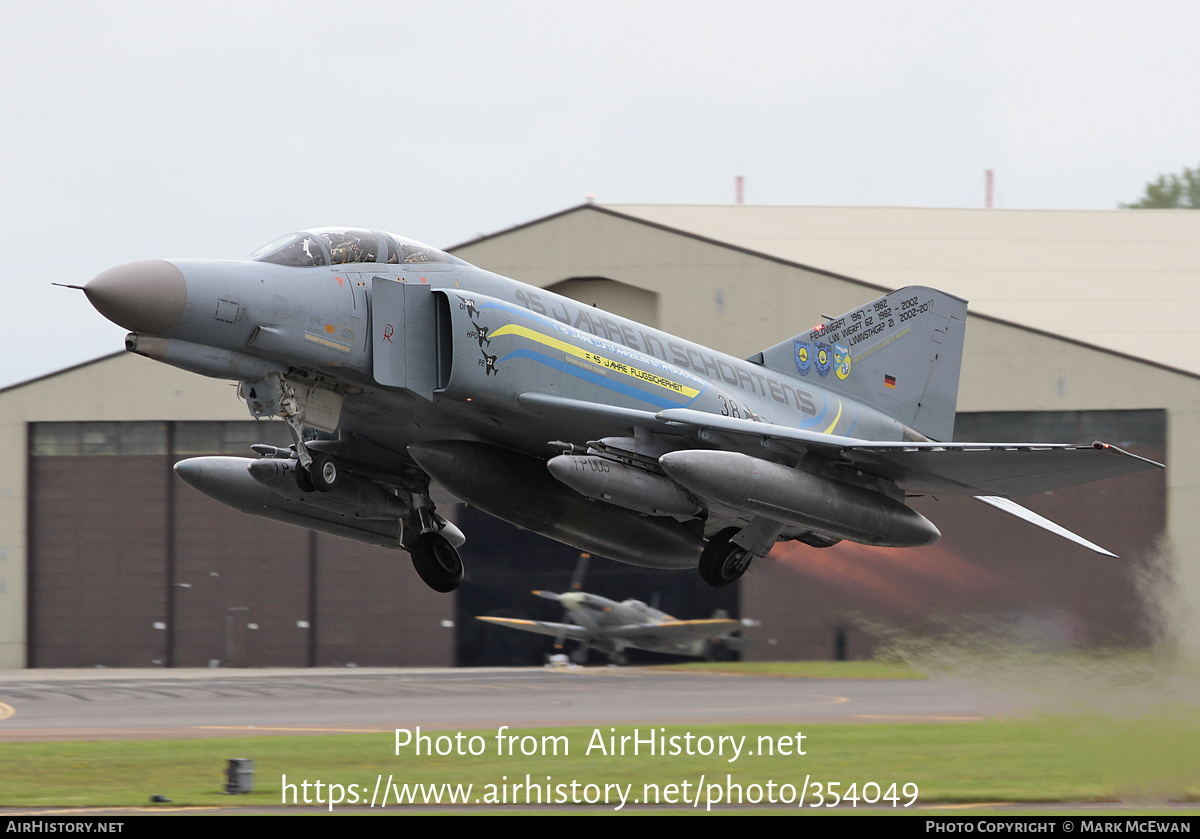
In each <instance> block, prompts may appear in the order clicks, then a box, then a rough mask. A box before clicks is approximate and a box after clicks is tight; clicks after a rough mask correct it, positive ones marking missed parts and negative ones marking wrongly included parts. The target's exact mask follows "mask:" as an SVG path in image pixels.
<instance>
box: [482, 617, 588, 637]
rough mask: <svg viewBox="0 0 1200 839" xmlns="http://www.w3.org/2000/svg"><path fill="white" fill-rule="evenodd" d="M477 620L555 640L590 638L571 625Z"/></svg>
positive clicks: (509, 620) (512, 620)
mask: <svg viewBox="0 0 1200 839" xmlns="http://www.w3.org/2000/svg"><path fill="white" fill-rule="evenodd" d="M475 618H476V620H481V621H487V622H488V623H494V624H496V625H498V626H508V627H511V628H513V629H519V630H521V631H522V632H535V633H537V634H538V635H550V636H553V637H555V638H559V637H562V638H571V639H573V640H576V641H582V640H584V639H585V638H587V637H588V631H587V630H586V629H584V628H583V627H582V626H575V625H574V624H570V623H552V622H551V621H527V620H520V619H518V618H490V617H485V616H483V615H476V616H475Z"/></svg>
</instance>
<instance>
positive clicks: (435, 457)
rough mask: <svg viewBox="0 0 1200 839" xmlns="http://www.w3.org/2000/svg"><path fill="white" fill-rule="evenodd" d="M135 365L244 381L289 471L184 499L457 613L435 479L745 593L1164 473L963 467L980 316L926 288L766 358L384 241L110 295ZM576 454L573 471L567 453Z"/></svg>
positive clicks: (362, 238)
mask: <svg viewBox="0 0 1200 839" xmlns="http://www.w3.org/2000/svg"><path fill="white" fill-rule="evenodd" d="M84 291H85V293H86V294H87V296H88V299H89V300H90V301H91V303H92V305H94V306H95V307H96V309H98V310H99V311H100V313H101V314H103V315H104V316H105V317H107V318H108V319H109V320H112V321H114V322H115V323H117V324H119V325H121V326H123V327H125V328H126V329H129V330H131V334H130V335H129V336H128V337H127V338H126V340H125V346H126V349H128V350H130V351H132V352H135V353H138V354H140V355H143V356H147V357H149V358H152V359H156V360H158V361H162V362H164V363H166V364H171V365H174V366H176V367H180V368H182V369H184V370H190V371H193V372H196V373H200V374H203V375H206V376H213V377H216V378H221V379H231V380H235V381H237V382H239V384H238V394H239V395H240V396H241V398H242V399H244V400H245V402H246V404H247V406H248V407H249V410H250V413H251V414H252V415H253V416H254V417H256V418H266V417H279V418H281V419H282V420H283V421H284V422H285V423H286V424H287V427H288V429H289V430H290V433H291V437H292V440H293V441H294V442H293V445H292V446H291V447H290V448H288V449H280V448H276V447H273V446H266V445H260V446H256V447H255V450H256V451H257V452H258V454H259V455H260V457H259V458H257V459H252V458H231V457H217V458H194V459H190V460H184V461H181V462H180V463H178V464H177V465H176V467H175V468H176V471H177V472H178V473H179V475H180V476H181V477H182V478H183V479H184V480H185V481H187V482H188V483H189V484H191V485H192V486H194V487H196V488H197V489H199V490H201V491H202V492H205V493H207V494H208V495H210V496H212V497H213V498H216V499H217V500H219V501H222V502H224V503H225V504H228V505H230V506H233V507H235V508H237V509H239V510H243V511H245V512H248V513H253V514H256V515H261V516H265V517H267V518H271V519H277V520H279V521H284V522H289V523H291V524H297V525H301V526H303V527H308V528H311V529H314V530H320V531H324V532H327V533H333V534H336V535H339V536H345V537H348V538H351V539H357V540H359V541H363V542H368V543H370V544H374V545H381V546H384V547H389V548H399V549H402V550H405V551H408V552H409V554H411V556H412V560H413V564H414V566H415V567H416V570H417V573H418V574H419V575H420V576H421V578H422V579H423V580H424V581H425V582H426V583H427V584H428V585H429V586H430V587H431V588H434V589H436V590H438V591H451V590H453V589H454V588H456V587H457V586H458V585H459V583H460V582H461V581H462V579H463V566H462V562H461V560H460V558H459V555H458V551H457V550H456V549H457V547H458V546H460V545H461V544H462V543H463V542H464V541H465V536H464V535H463V534H462V532H461V531H459V529H458V528H457V527H455V526H454V524H453V523H451V522H449V521H447V520H446V519H445V518H443V517H442V516H440V515H439V514H438V513H437V511H436V509H435V505H434V503H433V500H432V497H431V494H430V484H431V480H432V481H435V482H437V483H438V484H440V485H441V486H442V487H444V488H445V489H446V490H448V491H449V492H450V493H451V494H453V495H454V496H456V497H457V498H459V499H461V500H462V501H465V502H467V503H468V504H471V505H474V506H475V507H477V508H479V509H481V510H483V511H484V512H487V513H490V514H492V515H494V516H497V517H498V518H501V519H504V520H506V521H508V522H511V523H512V524H515V525H517V526H519V527H523V528H526V529H528V530H532V531H535V532H537V533H541V534H543V535H545V536H548V537H550V538H552V539H556V540H558V541H560V542H564V543H566V544H568V545H572V546H574V547H576V548H579V549H580V550H584V551H588V552H591V553H595V554H599V555H601V556H607V557H609V558H611V559H615V560H619V561H621V562H627V563H631V564H634V565H643V566H648V567H652V568H695V567H696V566H699V569H700V575H701V576H702V577H703V578H704V579H705V580H706V581H707V582H709V583H710V584H712V585H714V586H721V585H726V584H728V583H731V582H733V581H734V580H736V579H738V578H739V577H740V576H741V575H742V574H743V573H744V572H745V570H746V568H747V567H748V566H749V564H750V563H751V561H752V560H753V559H754V558H755V557H762V556H765V555H766V554H767V553H768V552H769V551H770V549H771V547H772V546H773V545H774V544H775V543H776V542H778V541H781V540H798V541H800V542H804V543H806V544H809V545H812V546H814V547H818V548H820V547H827V546H829V545H833V544H835V543H836V542H838V541H840V540H843V539H845V540H850V541H853V542H859V543H862V544H867V545H881V546H893V547H906V546H907V547H912V546H920V545H928V544H930V543H932V542H935V541H937V540H938V538H939V537H940V533H939V532H938V529H937V528H936V527H935V526H934V525H933V523H932V522H930V521H929V520H928V519H926V518H925V517H924V516H922V515H921V514H920V513H918V512H916V511H915V510H913V509H912V508H911V507H909V506H908V505H907V504H906V502H905V499H906V497H907V496H911V495H926V494H938V495H951V494H954V495H968V496H973V497H975V498H978V499H979V500H981V501H984V502H985V503H987V504H990V505H992V506H993V507H996V508H998V509H1000V510H1003V511H1005V512H1007V513H1010V514H1012V515H1016V516H1018V517H1020V518H1022V519H1024V520H1025V521H1028V522H1031V523H1033V524H1035V525H1038V526H1040V527H1043V528H1046V529H1048V530H1051V531H1053V532H1055V533H1058V534H1059V535H1062V536H1065V537H1066V538H1069V539H1072V540H1073V541H1075V542H1077V543H1079V544H1082V545H1085V546H1087V547H1089V548H1092V549H1093V550H1097V551H1101V552H1103V553H1107V552H1106V551H1104V550H1103V549H1102V548H1099V547H1098V546H1096V545H1093V544H1092V543H1090V542H1088V541H1087V540H1085V539H1083V538H1082V537H1079V536H1077V535H1075V534H1073V533H1071V532H1070V531H1068V530H1066V529H1064V528H1062V527H1060V526H1058V525H1056V524H1054V523H1053V522H1050V521H1049V520H1047V519H1045V518H1042V517H1041V516H1039V515H1037V514H1035V513H1033V512H1031V511H1029V510H1026V509H1025V508H1023V507H1021V506H1019V505H1018V504H1016V503H1015V502H1013V501H1012V500H1011V498H1012V497H1014V496H1022V495H1027V494H1032V493H1037V492H1043V491H1047V490H1054V489H1059V488H1062V487H1066V486H1071V485H1074V484H1079V483H1084V482H1087V481H1093V480H1098V479H1100V478H1107V477H1111V476H1115V475H1122V474H1126V473H1130V472H1136V471H1139V470H1142V469H1148V468H1154V467H1160V466H1161V465H1160V464H1157V463H1154V462H1152V461H1148V460H1145V459H1143V458H1139V457H1136V456H1134V455H1131V454H1128V453H1126V452H1123V451H1121V450H1119V449H1116V448H1113V447H1110V446H1108V445H1105V444H1103V443H1093V444H1092V445H1089V446H1074V445H1049V444H1041V443H994V444H987V443H954V442H951V438H952V434H953V430H954V414H955V403H956V400H957V395H958V379H959V370H960V366H961V359H962V348H963V335H964V328H965V325H966V315H967V304H966V301H964V300H962V299H959V298H957V297H954V296H952V295H949V294H945V293H943V292H940V291H936V290H934V289H930V288H922V287H916V286H913V287H909V288H904V289H901V290H899V291H895V292H892V293H891V294H887V295H885V296H883V297H880V298H879V299H878V300H874V301H871V302H869V303H866V304H865V305H862V306H860V307H858V308H856V309H854V310H853V311H850V312H847V313H846V314H844V315H842V316H840V317H837V318H833V319H831V320H829V321H828V322H827V323H824V324H821V325H819V326H816V327H814V328H812V329H809V330H806V331H804V332H802V333H800V334H799V335H797V336H795V337H794V338H789V339H787V340H786V341H783V342H781V343H779V344H776V345H775V346H772V347H769V348H767V349H765V350H763V351H762V352H760V353H758V354H757V355H755V356H753V357H752V358H749V359H746V360H743V359H739V358H734V357H731V356H728V355H725V354H723V353H720V352H717V351H715V350H712V349H708V348H707V347H703V346H700V345H698V344H694V343H691V342H689V341H685V340H683V339H681V338H677V337H675V336H673V335H669V334H667V333H665V332H661V331H659V330H656V329H652V328H650V327H648V326H644V325H642V324H639V323H636V322H634V321H631V320H626V319H625V318H621V317H617V316H616V315H612V314H609V313H606V312H603V311H600V310H597V309H595V308H593V307H589V306H584V305H581V304H580V303H578V302H576V301H574V300H570V299H567V298H564V297H560V296H558V295H555V294H551V293H549V292H547V291H544V290H542V289H538V288H535V287H533V286H529V285H525V284H523V283H520V282H517V281H515V280H511V279H508V278H506V277H502V276H499V275H497V274H493V273H490V272H488V271H484V270H482V269H480V268H477V267H475V266H473V265H470V264H468V263H466V262H464V261H462V260H461V259H458V258H456V257H454V256H451V255H450V254H446V253H443V252H441V251H438V250H435V249H434V248H430V247H426V246H424V245H421V244H418V243H416V242H413V241H411V240H409V239H404V238H402V237H399V236H393V235H391V234H387V233H380V232H377V231H371V230H360V229H352V228H323V229H317V230H308V231H302V232H299V233H292V234H289V235H287V236H284V237H282V238H280V239H277V240H275V241H273V242H271V243H269V244H268V245H265V246H264V247H262V248H260V249H258V250H257V251H255V252H254V253H252V254H250V255H249V256H248V257H246V258H245V259H244V260H240V261H210V260H189V259H179V260H169V261H168V260H152V261H146V262H134V263H130V264H127V265H121V266H118V267H116V268H112V269H109V270H107V271H104V272H103V273H101V274H99V275H98V276H96V277H95V278H94V279H92V280H91V281H90V282H89V283H87V285H86V286H85V287H84ZM551 455H553V456H551Z"/></svg>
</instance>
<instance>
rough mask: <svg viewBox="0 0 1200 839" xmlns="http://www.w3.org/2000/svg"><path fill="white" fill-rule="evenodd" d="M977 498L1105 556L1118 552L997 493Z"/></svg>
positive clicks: (977, 496)
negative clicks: (1108, 549) (1105, 548)
mask: <svg viewBox="0 0 1200 839" xmlns="http://www.w3.org/2000/svg"><path fill="white" fill-rule="evenodd" d="M975 499H976V500H977V501H982V502H983V503H984V504H988V505H990V506H992V507H995V508H996V509H997V510H1003V511H1004V512H1006V513H1008V514H1009V515H1012V516H1016V517H1017V518H1019V519H1023V520H1025V521H1027V522H1029V523H1030V524H1035V525H1037V526H1038V527H1040V528H1042V529H1043V530H1049V531H1050V532H1051V533H1055V534H1057V535H1059V536H1062V537H1063V538H1064V539H1070V540H1071V541H1072V542H1074V543H1076V544H1077V545H1083V546H1084V547H1085V548H1090V549H1091V550H1093V551H1095V552H1096V553H1098V554H1104V555H1105V556H1113V557H1115V556H1116V554H1115V553H1113V552H1112V551H1106V550H1104V548H1102V547H1100V546H1099V545H1097V544H1096V543H1094V542H1089V541H1088V540H1087V539H1084V538H1083V537H1082V536H1080V535H1079V534H1078V533H1072V532H1071V531H1070V530H1067V529H1066V528H1065V527H1063V526H1062V525H1060V524H1055V523H1054V522H1052V521H1050V519H1048V518H1046V517H1045V516H1039V515H1038V514H1037V513H1035V512H1033V510H1026V509H1025V508H1024V507H1022V506H1021V505H1020V504H1018V503H1017V502H1015V501H1012V500H1010V499H1008V498H1000V497H999V496H995V495H976V496H975Z"/></svg>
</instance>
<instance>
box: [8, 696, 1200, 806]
mask: <svg viewBox="0 0 1200 839" xmlns="http://www.w3.org/2000/svg"><path fill="white" fill-rule="evenodd" d="M634 728H635V727H634V726H619V727H617V729H616V731H615V732H613V731H610V730H609V727H607V726H605V727H602V728H600V729H596V728H591V727H588V728H565V729H557V728H546V729H528V730H519V731H516V732H506V734H513V735H516V736H518V737H522V738H525V737H528V738H532V739H528V740H524V741H521V740H518V741H514V743H513V746H514V750H515V751H516V754H515V755H514V756H511V757H510V756H507V755H504V756H498V755H497V754H496V750H497V744H496V737H495V734H496V732H495V731H494V730H487V731H478V732H464V737H463V739H462V744H463V746H462V748H463V750H466V749H467V748H468V747H469V746H470V745H474V746H475V747H476V749H479V748H480V745H481V744H482V749H483V754H481V755H479V756H469V755H468V756H459V755H457V754H453V753H452V754H449V755H446V756H438V755H436V754H435V755H433V756H426V755H421V756H416V755H414V754H413V749H412V748H411V747H406V748H402V749H401V754H400V755H399V756H397V755H396V737H395V734H394V732H391V731H388V732H381V733H378V734H355V735H337V736H306V737H243V738H235V739H232V738H231V739H207V740H170V741H122V742H71V743H61V742H59V743H5V744H0V805H2V806H9V807H11V806H52V807H64V806H65V807H79V806H98V805H143V804H146V803H147V801H148V799H149V796H150V795H151V794H153V793H158V794H161V795H165V796H167V797H168V798H171V799H172V800H173V802H174V804H175V805H177V806H213V805H220V806H230V805H249V804H272V805H276V804H280V803H282V802H281V790H282V779H283V776H284V775H286V776H287V779H288V782H289V783H295V784H297V785H298V786H297V790H296V798H297V801H299V802H302V801H303V797H304V790H303V787H301V786H299V784H301V783H302V782H304V781H308V782H310V783H315V782H316V781H318V780H320V781H321V782H322V783H323V784H326V785H327V784H331V783H332V784H340V785H341V786H342V788H343V789H344V790H345V789H348V788H349V787H348V785H350V784H354V785H356V790H359V789H360V790H361V791H360V792H358V796H357V797H358V798H359V799H360V803H363V804H365V803H368V802H369V800H370V797H371V791H372V790H374V789H375V788H376V784H377V781H378V779H379V778H380V776H382V779H383V780H384V781H385V782H386V780H387V779H388V778H389V777H390V778H391V780H392V782H393V783H395V784H397V785H403V784H415V783H421V784H446V783H448V784H451V785H459V784H462V785H466V784H471V785H473V792H472V794H471V797H472V798H483V797H485V796H486V795H487V789H488V787H487V785H493V789H494V790H495V793H494V795H495V798H496V800H498V801H499V800H502V796H507V797H508V800H509V801H511V800H512V793H511V785H512V784H513V783H514V782H520V783H522V784H523V783H524V781H525V778H526V775H528V776H530V778H531V780H532V782H533V783H534V784H536V785H539V786H541V787H542V788H543V790H544V789H545V787H546V785H547V784H550V785H552V786H553V787H557V785H559V784H570V782H572V781H576V782H578V784H579V785H580V787H578V788H577V789H579V790H582V785H586V784H596V785H598V787H597V789H603V788H604V785H606V784H619V785H621V786H624V785H631V786H630V787H629V790H630V792H629V796H630V799H631V800H632V799H633V798H638V799H640V798H641V797H642V796H643V794H644V791H645V789H646V786H645V785H647V784H651V785H658V789H659V792H660V794H661V795H662V796H664V798H663V799H662V800H663V801H666V800H668V799H667V796H669V795H671V793H670V792H669V791H668V790H667V786H668V785H671V784H674V785H676V790H677V791H676V792H675V793H674V795H675V800H676V801H678V798H679V794H680V792H679V791H682V793H683V795H685V796H691V795H694V793H695V790H696V788H697V785H698V784H700V782H701V779H702V778H703V779H704V783H705V784H712V783H717V784H718V785H719V786H720V787H721V788H722V793H721V795H722V797H724V796H726V795H727V794H728V793H727V790H728V789H729V784H731V783H732V784H738V785H741V786H742V787H743V788H744V789H745V788H747V787H748V785H751V784H759V785H762V787H763V789H764V790H765V789H766V785H767V784H768V782H774V784H775V785H776V789H779V788H780V787H779V785H782V784H792V785H794V786H795V787H796V789H797V790H798V789H799V787H800V786H801V785H802V784H803V783H804V782H805V779H806V777H807V778H808V779H809V781H810V784H811V782H820V783H821V784H823V785H825V786H824V787H823V789H824V790H825V791H828V789H829V787H828V784H829V783H831V782H837V783H838V784H839V785H840V786H839V787H837V788H835V789H836V790H837V791H838V792H839V793H840V794H847V793H849V792H850V790H849V787H850V785H851V784H852V783H853V784H856V787H855V790H854V793H856V794H858V795H859V796H862V795H863V794H864V793H865V794H866V795H867V796H868V797H875V798H878V797H880V796H882V795H885V794H886V792H887V791H888V789H889V788H890V786H891V785H892V784H896V785H897V786H896V789H895V792H894V795H893V797H895V798H897V799H898V800H899V804H900V805H903V804H904V803H905V802H906V801H908V800H910V798H911V796H910V795H907V794H902V793H903V791H904V785H905V784H915V785H916V788H917V789H918V790H919V797H918V802H919V803H920V804H921V805H929V804H932V803H934V802H953V803H968V802H1013V801H1020V802H1044V801H1125V802H1140V803H1143V804H1149V803H1152V802H1165V801H1180V800H1200V778H1198V774H1197V757H1196V756H1197V755H1200V720H1197V719H1196V718H1195V717H1194V716H1193V717H1180V718H1176V719H1169V718H1157V719H1155V720H1153V721H1148V720H1125V721H1120V720H1114V719H1108V718H1100V717H1051V718H1043V719H1037V720H1011V721H987V722H977V723H953V724H905V725H810V726H804V727H803V728H802V729H801V731H802V732H803V734H804V739H803V741H797V740H796V735H797V733H798V732H797V731H796V730H795V729H792V728H785V727H783V726H780V725H706V726H656V727H641V728H639V733H640V735H641V736H642V737H643V738H645V737H646V736H647V734H649V733H651V732H653V733H655V734H663V735H665V736H666V737H671V736H677V737H679V738H680V739H679V740H678V741H677V742H678V744H679V746H680V748H681V750H683V751H686V748H687V741H685V740H684V739H683V738H684V737H685V735H686V734H687V733H689V732H690V733H691V734H692V735H693V739H692V740H691V741H690V743H691V746H692V748H693V749H698V748H701V747H703V746H705V745H706V743H707V741H703V740H701V739H699V738H702V737H704V736H705V735H707V736H709V737H712V738H713V739H714V742H715V741H716V738H719V737H721V736H725V737H730V736H732V737H734V738H739V737H742V736H745V738H746V740H745V741H744V744H743V746H742V754H741V756H740V757H738V758H737V759H736V760H734V761H733V762H729V757H730V756H731V754H732V752H731V751H730V749H729V748H728V746H729V742H730V741H725V745H726V749H725V755H724V756H717V755H715V754H714V755H710V756H707V757H705V756H702V755H698V754H697V755H691V756H689V755H687V754H686V753H684V754H680V755H677V756H650V755H648V754H647V753H646V747H645V746H644V745H643V746H642V749H641V753H640V754H639V755H637V756H633V755H632V754H627V755H625V756H624V757H622V756H620V755H611V754H604V753H602V752H601V751H600V749H599V748H598V747H597V743H598V742H599V741H598V740H597V739H596V738H597V737H599V738H600V740H603V742H604V743H605V746H606V748H605V751H607V745H608V742H609V741H608V739H607V738H608V737H609V736H610V734H615V735H616V736H617V737H618V738H619V737H620V736H621V735H632V734H633V733H634V732H633V729H634ZM663 729H665V731H664V730H663ZM597 732H598V734H597ZM431 734H433V735H434V736H435V737H436V736H438V735H439V734H441V735H445V734H446V732H431ZM470 734H478V735H479V737H480V738H481V739H479V740H476V741H474V743H472V742H471V741H470V740H469V739H468V738H469V735H470ZM543 736H549V737H554V738H559V737H564V736H565V738H566V743H567V746H566V748H565V749H564V748H563V746H562V742H563V741H561V740H559V741H558V744H559V746H558V751H559V754H558V755H557V756H554V755H540V754H539V755H536V756H523V755H521V754H520V748H519V744H520V743H521V742H524V743H525V746H526V748H527V750H530V749H532V747H533V745H534V744H535V743H536V744H537V750H538V751H541V749H542V742H543V741H542V737H543ZM759 738H764V739H762V740H760V739H759ZM780 738H783V740H782V741H781V739H780ZM768 740H769V741H770V742H771V743H772V744H773V745H774V747H775V748H776V749H778V748H779V747H780V745H782V746H783V747H784V748H785V749H787V750H788V751H789V752H792V753H790V754H787V755H781V754H778V753H776V754H774V755H764V754H759V753H758V748H759V746H760V745H761V746H763V747H764V749H765V745H766V743H767V742H768ZM550 742H551V741H546V743H547V744H549V743H550ZM618 743H619V740H618ZM797 743H800V744H801V745H802V747H803V750H804V751H805V752H806V754H804V755H799V754H795V753H794V751H795V748H796V745H797ZM432 745H433V746H434V748H436V746H437V745H439V744H436V743H434V744H432ZM440 745H441V746H442V747H443V749H445V748H447V747H449V746H450V745H451V743H450V741H449V740H443V741H442V742H441V744H440ZM589 745H591V746H592V749H591V753H590V754H589V753H588V747H589ZM668 746H670V741H668ZM627 747H629V744H627ZM547 748H548V745H547ZM564 751H567V752H569V754H563V752H564ZM750 751H753V752H755V754H753V755H749V754H747V752H750ZM231 757H247V758H252V759H253V760H254V761H255V768H256V784H255V792H254V793H253V794H251V795H245V796H226V795H223V794H222V789H223V786H222V785H223V782H224V777H223V768H224V765H225V761H226V759H228V758H231ZM547 776H549V778H550V780H549V781H547V780H546V779H547ZM685 781H686V782H688V784H689V785H690V787H688V788H686V789H685V788H682V786H681V785H682V784H683V783H684V782H685ZM869 782H874V783H875V784H878V785H879V788H878V790H876V789H875V788H873V787H872V788H869V789H864V785H866V784H868V783H869ZM652 789H653V788H652ZM910 789H911V788H910ZM551 792H552V793H553V790H552V791H551ZM544 794H546V793H544ZM553 794H554V795H557V794H558V793H553ZM567 794H569V793H567ZM581 794H582V793H581ZM743 794H746V795H753V793H752V792H744V793H743ZM796 794H798V793H793V795H796ZM342 795H343V796H344V798H345V800H346V802H347V803H349V801H350V799H351V798H352V797H354V796H353V795H352V794H351V793H349V792H343V794H342ZM418 795H420V794H419V793H418ZM522 795H524V793H522ZM316 798H317V793H316V789H315V787H312V788H310V790H309V799H310V801H311V802H312V803H313V804H314V805H315V803H316ZM328 798H329V794H328V792H325V793H324V794H323V795H322V800H323V801H327V800H328ZM417 800H418V801H419V800H420V798H418V799H417ZM522 800H523V799H522ZM550 800H551V801H553V802H554V803H557V801H555V799H554V798H553V797H551V798H550ZM688 800H690V797H689V799H688ZM808 800H809V801H810V802H811V801H813V800H815V798H814V794H813V788H812V787H811V786H810V787H809V793H808ZM826 800H832V799H826ZM390 801H391V803H392V804H393V806H394V797H393V799H391V800H390ZM289 803H290V799H289ZM885 803H888V802H885ZM900 809H903V808H902V807H901V808H900Z"/></svg>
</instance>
